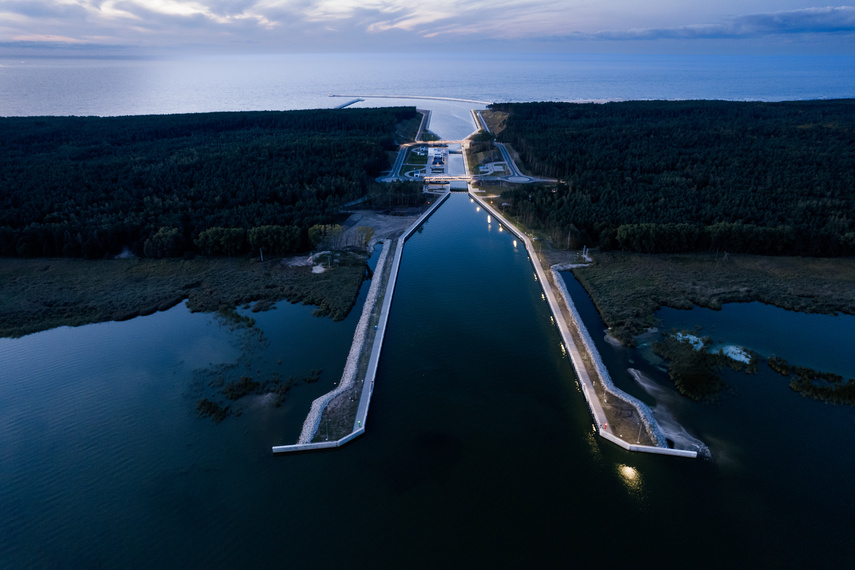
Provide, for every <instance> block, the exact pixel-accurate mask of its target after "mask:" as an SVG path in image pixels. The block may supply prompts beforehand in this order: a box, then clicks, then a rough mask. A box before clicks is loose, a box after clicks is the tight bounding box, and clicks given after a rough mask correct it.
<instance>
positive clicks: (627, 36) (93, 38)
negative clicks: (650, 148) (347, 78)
mask: <svg viewBox="0 0 855 570" xmlns="http://www.w3.org/2000/svg"><path fill="white" fill-rule="evenodd" d="M461 49H463V50H492V51H502V52H513V51H520V52H580V53H723V54H739V53H746V54H758V53H759V54H776V53H781V54H799V53H804V54H853V53H855V6H850V5H834V6H824V5H818V4H816V2H815V0H814V1H811V0H774V1H772V0H714V1H713V0H647V1H646V2H641V1H639V0H467V1H462V0H418V1H415V0H0V55H2V54H3V53H6V54H18V53H22V54H23V53H28V52H30V53H34V54H35V53H67V54H81V53H93V54H103V55H113V56H122V55H145V54H170V53H171V54H179V53H205V54H209V53H224V54H226V53H240V54H243V53H259V54H270V53H300V52H342V51H347V52H383V51H423V50H436V51H439V52H444V51H451V50H461Z"/></svg>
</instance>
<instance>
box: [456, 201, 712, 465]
mask: <svg viewBox="0 0 855 570" xmlns="http://www.w3.org/2000/svg"><path fill="white" fill-rule="evenodd" d="M470 196H472V197H473V198H474V199H475V200H476V201H477V202H478V203H479V204H481V206H482V207H483V208H484V209H485V210H487V211H488V212H490V213H491V214H492V215H493V216H495V218H496V219H497V220H498V221H499V223H501V224H502V225H503V226H505V227H506V228H508V230H509V231H511V233H513V234H514V235H516V236H517V238H519V239H520V240H522V241H523V243H525V245H526V250H527V251H528V252H529V258H530V259H531V263H532V266H533V267H534V270H535V273H536V274H537V275H538V279H539V281H540V283H541V287H542V288H543V292H544V294H545V296H546V300H547V302H548V303H549V306H550V309H551V311H552V314H553V316H554V318H555V322H556V325H557V326H558V330H559V332H560V334H561V337H562V338H563V339H564V344H565V346H566V349H567V351H568V352H569V354H570V359H571V361H572V362H573V366H574V368H575V369H576V375H577V377H578V379H579V384H580V386H581V388H582V394H583V395H584V396H585V401H586V402H587V403H588V407H589V408H590V410H591V415H592V416H593V417H594V421H595V423H596V424H597V433H599V434H600V436H601V437H603V438H605V439H607V440H609V441H611V442H613V443H615V444H617V445H619V446H620V447H623V448H624V449H626V450H628V451H640V452H644V453H655V454H661V455H674V456H679V457H697V455H698V454H697V452H696V451H688V450H682V449H669V448H668V447H665V445H666V440H665V437H664V436H663V434H662V430H661V428H660V427H659V424H658V423H657V422H656V420H655V418H653V415H652V414H651V412H650V408H649V407H647V406H646V405H645V404H643V403H642V402H641V401H639V400H637V399H636V398H633V397H632V396H629V394H626V393H625V392H622V391H620V390H619V389H618V388H616V387H615V386H614V384H613V383H612V381H611V377H610V376H608V372H607V371H606V368H605V366H604V365H603V363H602V359H601V358H600V357H599V353H598V352H597V351H596V348H595V347H594V343H593V341H592V339H591V338H590V335H587V330H586V329H585V326H584V324H583V323H582V321H581V319H580V318H579V315H578V313H577V312H576V307H575V305H573V304H572V303H570V302H568V303H566V304H567V306H568V311H569V312H570V314H571V323H572V325H573V328H574V329H575V330H576V331H578V332H579V337H580V339H584V338H585V335H587V341H584V340H582V341H581V342H580V344H581V345H582V346H578V344H577V343H576V342H575V340H574V338H573V336H572V334H571V332H570V324H568V323H567V321H566V319H565V318H564V316H563V313H562V310H561V307H560V305H559V303H558V300H557V298H556V296H555V293H554V291H553V289H554V287H553V286H551V285H550V283H549V281H548V280H547V275H546V273H545V271H544V269H543V266H542V264H541V263H540V259H539V257H538V255H537V252H536V251H535V248H534V246H533V245H532V241H531V239H529V238H528V236H526V235H525V234H524V233H523V232H520V231H519V230H518V229H517V228H515V227H514V226H513V225H511V224H509V223H508V221H507V220H506V219H505V217H504V216H503V215H502V214H501V213H500V212H499V211H498V210H496V209H495V208H494V207H493V206H491V205H490V204H489V203H488V202H487V201H486V200H484V199H483V198H482V197H480V196H478V195H477V194H475V193H473V192H471V191H470ZM586 259H587V258H586ZM552 277H553V280H554V281H555V283H556V284H558V285H559V288H560V285H563V280H562V279H561V278H560V275H556V272H555V271H553V272H552ZM562 295H563V296H564V299H565V301H569V300H570V296H569V295H568V294H567V291H566V287H565V288H564V291H562ZM583 333H584V334H583ZM583 351H584V352H585V353H586V354H587V355H588V356H589V358H590V360H591V362H594V363H596V366H595V370H594V372H598V373H600V374H602V373H605V375H604V376H603V377H604V378H605V380H604V381H603V382H602V385H603V387H604V388H605V393H611V394H614V396H615V397H616V398H617V399H619V400H620V401H621V402H624V403H625V404H627V405H629V406H631V407H633V408H634V409H635V410H636V412H637V414H638V416H639V418H641V425H643V426H649V428H650V429H648V433H649V434H650V438H651V440H653V441H654V442H655V443H656V444H657V445H656V446H652V445H634V444H631V443H629V442H626V441H624V440H623V439H622V438H621V437H618V436H617V435H615V434H614V433H613V431H612V428H611V427H610V426H609V425H608V422H607V419H606V413H605V410H604V408H603V405H602V402H600V398H599V396H598V395H597V393H596V391H595V389H594V380H593V379H592V378H591V375H590V374H588V370H587V368H586V366H585V362H584V358H583V357H582V354H581V353H582V352H583ZM621 396H623V397H621Z"/></svg>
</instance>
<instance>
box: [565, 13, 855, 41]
mask: <svg viewBox="0 0 855 570" xmlns="http://www.w3.org/2000/svg"><path fill="white" fill-rule="evenodd" d="M853 32H855V7H853V6H838V7H831V6H828V7H824V8H804V9H801V10H790V11H786V12H771V13H767V14H751V15H748V16H740V17H736V18H731V19H729V20H727V21H724V22H721V23H718V24H698V25H688V26H678V27H672V28H647V29H634V30H625V31H603V32H596V33H593V34H580V37H581V36H586V37H590V38H595V39H606V40H650V39H727V38H752V37H761V36H768V35H785V34H840V33H849V34H851V33H853Z"/></svg>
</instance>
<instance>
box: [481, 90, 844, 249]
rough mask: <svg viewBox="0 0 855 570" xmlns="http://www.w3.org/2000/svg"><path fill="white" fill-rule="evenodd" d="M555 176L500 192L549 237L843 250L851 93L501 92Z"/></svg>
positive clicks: (532, 157)
mask: <svg viewBox="0 0 855 570" xmlns="http://www.w3.org/2000/svg"><path fill="white" fill-rule="evenodd" d="M490 108H491V109H493V110H495V111H502V112H506V113H509V117H508V119H507V126H506V128H505V129H504V130H503V131H502V132H501V133H500V134H499V136H498V140H499V141H502V142H506V143H510V144H511V145H512V146H513V148H514V149H515V150H516V151H517V152H519V154H520V157H521V158H522V160H523V162H524V164H525V166H526V167H527V168H528V169H529V170H531V171H532V172H533V173H534V174H537V175H540V176H544V177H551V178H555V179H557V180H558V183H556V184H545V185H540V186H537V187H530V186H529V187H518V188H516V189H512V190H508V191H506V192H505V193H503V198H504V199H505V200H507V201H508V203H509V204H511V205H510V206H509V207H508V211H509V213H511V214H513V215H515V216H517V217H518V218H519V219H520V220H521V221H522V222H523V223H525V224H527V225H529V226H530V227H533V228H538V229H541V230H543V231H544V232H545V233H546V234H547V235H548V236H549V237H550V239H551V240H552V241H553V243H555V244H556V245H560V246H562V247H574V248H576V247H581V246H582V245H588V246H596V245H599V246H600V247H601V249H603V250H608V249H612V250H623V251H632V252H640V253H663V252H670V253H677V252H686V251H720V252H734V253H736V252H741V253H753V254H769V255H803V256H841V255H843V256H850V255H855V100H833V101H796V102H781V103H759V102H730V101H634V102H620V103H606V104H594V103H591V104H578V103H503V104H494V105H492V106H491V107H490Z"/></svg>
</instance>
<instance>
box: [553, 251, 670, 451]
mask: <svg viewBox="0 0 855 570" xmlns="http://www.w3.org/2000/svg"><path fill="white" fill-rule="evenodd" d="M551 270H552V277H553V279H554V280H555V284H556V285H557V286H558V291H559V292H560V293H561V296H562V297H563V298H564V304H565V305H566V306H567V310H568V311H569V312H570V318H572V319H573V321H574V324H575V326H576V330H578V331H579V336H580V337H581V339H582V344H584V345H585V350H586V351H587V352H588V354H589V355H591V362H593V364H594V368H596V369H597V374H598V375H599V377H600V381H601V382H602V383H603V387H604V388H605V389H606V391H607V392H608V393H609V394H611V395H612V396H614V397H615V398H617V399H619V400H621V401H624V402H626V403H627V404H629V405H631V406H633V407H634V408H635V409H636V410H637V411H638V415H639V417H640V418H641V422H642V423H643V424H644V427H645V428H647V431H648V433H650V436H651V437H652V438H653V440H654V441H655V442H656V445H657V446H659V447H663V446H665V434H664V433H662V429H661V428H660V427H659V424H658V423H657V422H656V420H655V419H654V417H653V412H651V411H650V407H649V406H648V405H647V404H645V403H644V402H642V401H641V400H639V399H638V398H636V397H635V396H631V395H629V394H627V393H626V392H624V391H623V390H621V389H620V388H618V387H617V386H615V385H614V382H612V377H611V375H609V371H608V369H606V365H605V364H604V363H603V359H602V357H601V356H600V351H598V350H597V347H596V346H595V345H594V339H592V338H591V335H590V333H588V329H587V327H585V325H584V323H582V317H581V315H579V311H578V310H577V309H576V304H575V303H574V302H573V299H572V297H570V293H569V291H567V285H566V284H565V283H564V279H563V278H562V277H561V275H560V274H559V273H558V271H557V270H556V267H554V266H553V267H552V268H551Z"/></svg>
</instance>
